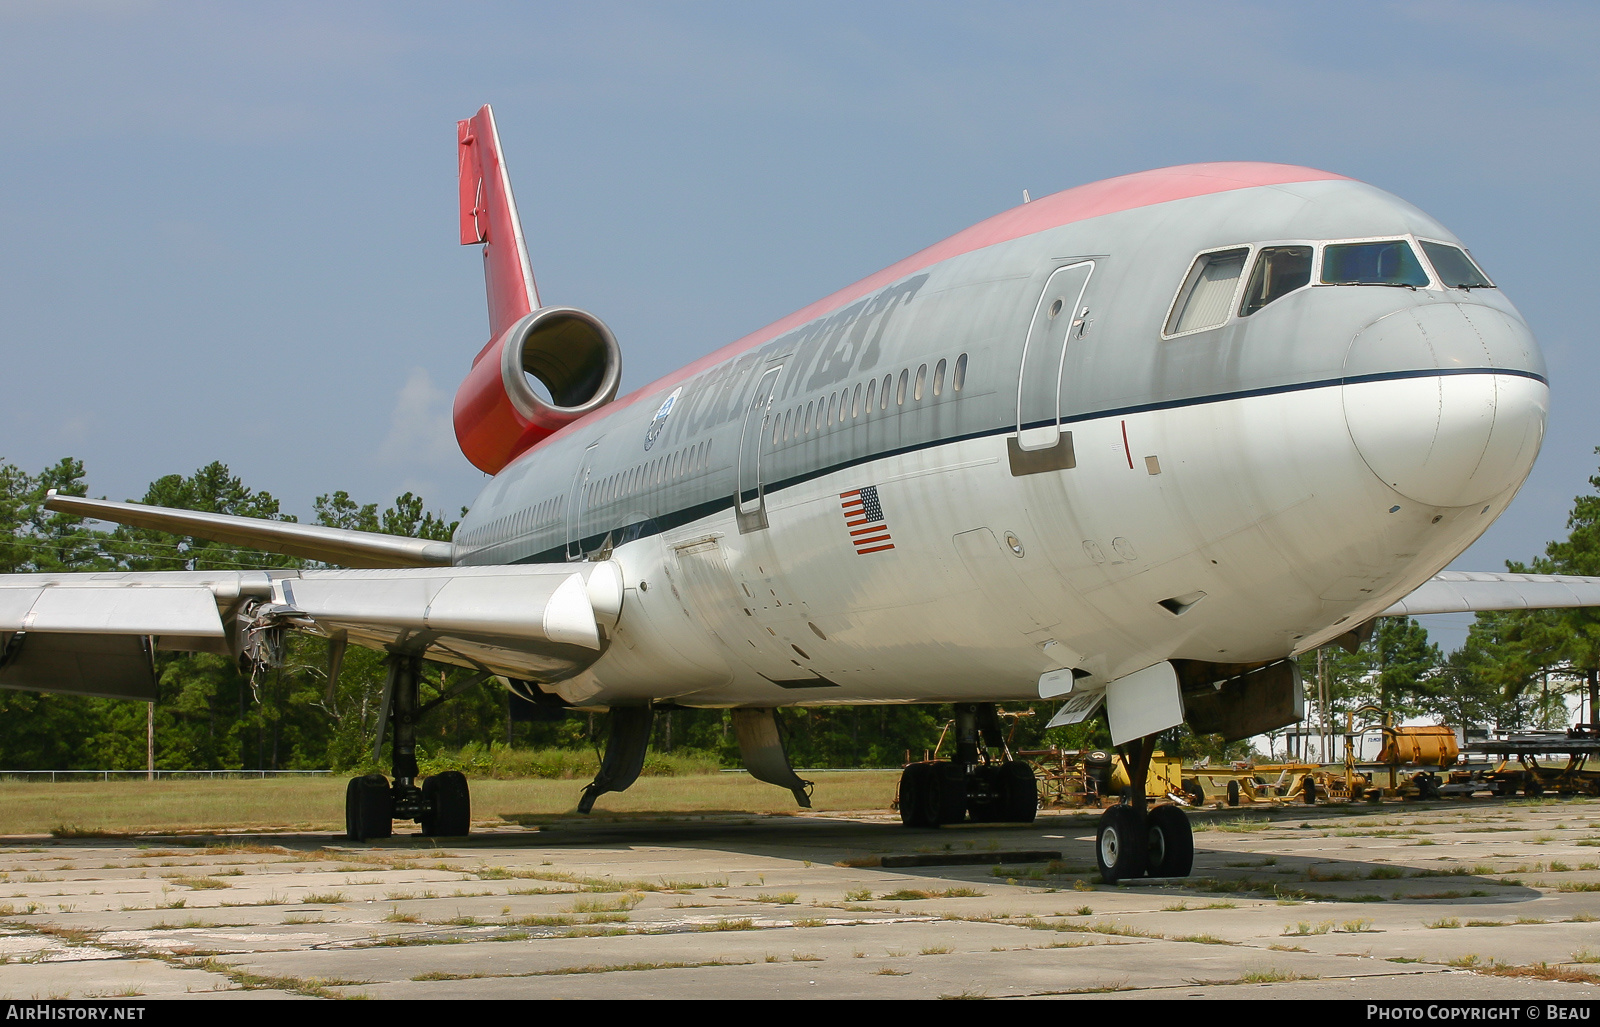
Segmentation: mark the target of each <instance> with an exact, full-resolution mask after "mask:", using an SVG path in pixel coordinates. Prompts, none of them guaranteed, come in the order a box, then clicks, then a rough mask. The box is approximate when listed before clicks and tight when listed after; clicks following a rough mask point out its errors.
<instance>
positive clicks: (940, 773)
mask: <svg viewBox="0 0 1600 1027" xmlns="http://www.w3.org/2000/svg"><path fill="white" fill-rule="evenodd" d="M457 144H458V153H459V157H460V172H461V173H460V198H459V199H460V228H461V242H462V243H463V244H467V245H475V246H481V247H482V252H483V259H484V276H485V282H486V287H487V294H488V305H489V319H490V329H491V330H490V340H489V342H488V343H487V344H486V345H485V346H483V348H482V349H481V350H480V351H479V352H478V353H477V356H476V358H475V359H474V360H473V361H472V364H471V367H470V370H468V372H467V375H466V379H465V381H464V383H463V384H462V386H461V388H460V391H459V392H458V393H457V396H456V402H455V408H454V421H455V428H456V433H457V436H458V439H459V441H460V444H461V448H462V451H463V453H464V454H465V455H466V457H467V458H468V459H469V460H470V461H471V462H472V463H473V464H474V465H475V466H477V467H479V468H481V469H482V470H484V471H486V472H489V473H491V474H492V475H493V476H494V477H493V479H492V480H491V481H490V482H489V483H488V485H487V486H486V487H485V489H484V490H483V492H482V493H481V495H480V496H479V497H478V499H477V501H476V502H475V503H474V504H473V506H472V508H471V512H470V513H469V514H468V515H467V516H466V517H465V519H464V520H463V521H462V523H461V525H460V527H459V529H458V531H457V533H456V535H455V538H454V540H453V541H452V542H449V543H440V542H427V541H420V540H414V539H400V538H393V537H389V536H382V535H373V534H364V533H360V532H352V531H342V530H338V529H332V528H321V527H315V526H309V525H298V524H284V523H279V522H262V521H254V520H250V519H247V518H236V517H225V516H219V515H212V514H203V513H194V512H190V511H181V510H166V509H159V508H152V507H144V506H139V505H136V504H129V503H113V502H106V501H93V500H85V499H76V498H71V497H65V496H56V497H53V499H52V500H51V502H50V503H49V506H50V507H51V509H55V510H61V511H66V512H72V513H78V514H82V515H84V516H90V517H97V518H102V519H105V520H111V521H117V522H121V523H126V524H133V525H139V526H144V527H149V528H155V529H159V530H165V531H171V532H174V533H177V534H183V535H190V536H196V537H203V538H211V539H217V540H221V541H225V542H229V543H234V544H244V545H252V546H256V547H259V548H263V549H269V550H273V551H277V552H284V553H290V554H295V555H299V556H304V557H308V558H311V559H314V560H320V561H324V562H327V563H331V564H338V565H341V566H342V567H343V568H345V569H326V570H319V569H307V570H299V571H261V572H249V571H229V572H193V573H161V574H156V573H149V574H93V575H71V574H63V575H11V576H5V577H0V643H3V651H4V654H5V655H4V662H3V664H0V685H4V686H9V687H24V688H48V689H56V690H64V691H78V692H86V693H93V694H110V695H120V696H126V697H133V698H144V699H148V698H152V697H153V696H154V692H155V681H154V676H153V672H152V670H151V657H150V653H151V650H152V649H162V648H167V649H198V650H209V651H216V652H220V653H227V654H230V655H232V656H234V657H236V658H238V659H240V660H241V661H242V662H243V663H245V664H246V665H252V664H253V665H258V666H260V665H268V666H270V665H272V664H273V662H274V661H275V660H277V659H279V658H280V653H281V638H282V632H283V631H285V630H301V631H309V632H313V633H317V634H321V635H324V636H327V637H328V638H329V639H330V642H331V644H330V652H331V653H332V671H333V673H334V674H335V675H336V674H337V670H338V665H339V661H340V659H341V658H342V654H343V652H344V648H345V646H346V645H347V644H348V643H350V642H355V643H357V644H361V645H366V646H372V647H376V648H381V649H383V650H386V651H387V652H388V653H389V654H390V656H389V661H388V662H389V668H390V673H389V679H388V683H387V686H386V689H385V693H384V696H385V698H384V703H385V707H386V710H387V716H386V721H387V724H388V733H389V736H390V747H391V753H392V758H393V775H392V780H391V779H389V778H386V777H384V776H382V775H372V776H369V777H366V778H357V779H354V780H352V781H351V782H350V785H349V790H348V795H347V809H346V814H347V816H346V820H347V827H348V829H349V833H350V835H351V837H353V838H356V839H367V838H381V837H386V836H388V835H389V834H390V832H391V830H392V823H393V821H394V820H396V819H414V820H417V821H419V822H420V823H421V825H422V829H423V830H424V832H426V833H429V834H443V835H453V834H464V833H466V831H467V828H468V823H469V811H470V804H469V800H468V792H467V784H466V781H465V779H464V778H462V777H461V775H459V774H441V775H436V776H434V777H430V778H427V779H425V780H422V781H420V782H419V780H418V772H417V765H416V760H415V756H414V739H415V723H416V720H417V718H418V717H419V716H420V715H421V714H422V713H423V712H425V708H424V707H422V706H421V704H420V703H419V698H418V688H417V682H418V676H419V673H420V670H421V667H422V664H423V662H424V661H437V662H441V663H447V664H453V665H457V666H462V667H467V668H473V669H475V670H476V671H477V672H478V674H477V675H474V676H472V677H470V678H468V679H467V682H465V683H466V684H471V683H473V682H476V681H479V680H482V678H483V677H484V676H488V675H493V676H496V677H498V678H499V679H501V680H502V681H503V682H504V683H505V684H506V685H507V687H509V688H511V689H513V690H515V691H516V692H517V693H519V694H521V695H522V696H524V697H525V698H528V699H530V700H532V701H535V702H539V703H544V704H549V705H551V706H554V707H564V708H573V709H586V710H607V711H609V714H610V717H611V720H612V731H611V738H610V744H609V747H608V749H607V752H606V756H605V759H604V761H603V765H602V768H601V770H600V772H599V774H598V775H597V776H596V778H595V780H594V782H593V783H592V784H590V785H589V787H588V788H587V789H586V791H585V793H584V796H583V799H582V801H581V802H580V809H582V810H584V811H585V812H587V811H588V810H589V809H590V808H591V806H592V805H593V803H594V801H595V799H596V798H597V797H598V796H599V795H601V794H603V793H604V792H606V791H611V790H620V789H623V788H626V787H628V786H629V785H630V784H631V783H632V782H633V780H634V778H635V777H636V776H637V774H638V772H639V769H640V767H641V765H642V761H643V759H644V754H645V745H646V741H647V739H648V736H649V727H650V718H651V715H652V709H654V708H660V707H662V706H664V705H672V706H679V707H710V708H728V709H731V710H732V716H733V721H734V724H735V727H736V729H737V732H738V736H739V740H740V744H741V746H742V749H743V752H744V756H745V760H746V765H747V767H748V768H749V770H750V771H751V772H752V773H753V774H754V775H755V776H756V777H758V778H760V779H762V780H765V781H770V782H773V783H775V784H779V785H782V786H784V787H788V788H791V789H793V790H794V792H795V795H796V798H797V800H798V801H800V803H801V804H802V805H805V804H808V800H807V795H808V791H807V789H808V784H807V782H804V781H801V780H800V779H799V778H798V777H797V776H796V775H795V773H794V771H793V770H792V769H791V768H790V765H789V762H788V759H787V757H786V755H785V753H784V750H783V745H782V741H781V736H780V733H779V731H778V725H777V721H776V717H775V712H776V710H777V709H778V708H779V707H783V706H794V705H841V704H866V703H953V704H955V708H956V714H957V741H958V744H957V746H956V751H955V756H954V758H953V759H951V760H948V761H939V762H929V763H917V764H913V765H912V766H910V767H908V768H907V769H906V771H905V773H904V775H903V777H902V782H901V816H902V819H903V820H904V821H905V822H906V823H907V824H909V825H912V826H923V827H935V826H939V825H942V824H949V823H954V822H958V821H962V820H965V819H969V818H970V819H973V820H985V821H994V820H1001V821H1004V820H1011V821H1024V822H1025V821H1031V820H1032V819H1033V817H1034V811H1035V809H1036V806H1037V793H1036V786H1035V784H1034V780H1033V777H1032V775H1031V773H1029V772H1028V770H1027V769H1026V766H1025V765H1023V764H1020V763H1017V762H1015V761H1013V760H1012V759H1011V758H1010V754H1009V753H1007V752H1006V751H1005V745H1004V740H1003V738H1001V737H1000V734H1001V733H1000V731H999V722H998V718H997V715H996V709H995V704H996V703H998V702H1002V701H1017V700H1033V701H1037V700H1040V699H1050V700H1060V702H1061V710H1060V712H1059V713H1058V714H1057V716H1056V718H1055V721H1053V723H1069V722H1076V721H1081V720H1083V719H1084V718H1087V717H1090V716H1095V715H1100V714H1101V711H1103V715H1104V716H1105V717H1106V718H1107V721H1108V723H1109V727H1110V731H1111V736H1112V739H1113V740H1114V742H1115V743H1116V744H1117V745H1119V746H1122V747H1123V748H1124V751H1125V753H1126V754H1127V756H1128V758H1129V761H1130V765H1131V766H1132V768H1133V771H1134V773H1133V777H1134V780H1135V783H1136V787H1135V788H1133V789H1131V795H1132V797H1131V798H1130V800H1129V801H1128V802H1125V803H1124V804H1122V805H1119V806H1116V807H1113V808H1111V809H1109V810H1107V811H1106V812H1105V813H1104V814H1103V817H1102V821H1101V825H1100V829H1099V835H1098V844H1097V846H1096V851H1097V858H1098V861H1099V864H1100V869H1101V871H1102V873H1103V874H1104V876H1105V878H1106V879H1107V880H1112V881H1114V880H1118V879H1124V878H1129V877H1137V876H1141V875H1147V874H1148V875H1152V876H1183V875H1185V874H1187V873H1189V871H1190V867H1191V863H1192V859H1193V841H1192V838H1191V835H1190V831H1189V826H1188V823H1187V820H1186V818H1185V816H1184V814H1183V813H1182V811H1181V810H1179V809H1178V808H1177V807H1174V806H1162V807H1156V808H1154V809H1146V806H1145V804H1144V800H1143V787H1142V785H1143V780H1144V776H1145V769H1146V768H1147V767H1148V763H1149V758H1150V754H1151V751H1152V749H1153V747H1154V739H1155V736H1156V735H1157V734H1159V733H1160V732H1163V731H1166V730H1168V729H1170V728H1172V727H1174V726H1176V725H1178V724H1180V723H1184V722H1187V723H1189V724H1190V725H1191V726H1192V727H1193V728H1194V729H1195V730H1197V731H1201V732H1219V733H1222V734H1224V735H1225V736H1227V737H1229V738H1241V737H1247V736H1250V735H1253V734H1256V733H1259V732H1262V731H1265V730H1269V729H1272V728H1277V727H1281V726H1283V725H1286V724H1289V723H1292V722H1294V721H1295V720H1297V719H1299V718H1300V717H1301V716H1302V715H1303V690H1302V684H1301V681H1300V679H1299V676H1298V673H1297V671H1296V669H1295V663H1294V660H1293V657H1294V656H1295V655H1297V654H1299V653H1302V652H1305V651H1307V650H1311V649H1314V648H1316V647H1318V646H1321V645H1325V644H1327V643H1329V642H1332V641H1335V640H1341V639H1342V640H1344V641H1346V642H1349V641H1351V640H1354V639H1359V638H1361V637H1363V632H1364V631H1366V630H1368V629H1369V628H1370V625H1371V623H1372V621H1373V619H1374V618H1376V617H1378V616H1382V615H1384V614H1385V613H1386V612H1389V613H1396V612H1409V613H1420V612H1431V611H1435V610H1462V609H1491V608H1508V607H1514V606H1526V605H1585V604H1593V603H1595V602H1597V601H1600V585H1597V583H1596V582H1595V581H1593V580H1591V579H1550V578H1532V577H1521V576H1516V575H1504V574H1502V575H1489V574H1480V575H1461V574H1454V575H1451V574H1446V575H1443V576H1440V577H1435V576H1436V575H1438V574H1439V572H1440V570H1441V569H1442V568H1444V567H1445V566H1446V565H1447V564H1448V563H1449V562H1450V561H1451V560H1452V559H1454V558H1455V557H1456V556H1457V555H1458V554H1460V553H1461V552H1462V551H1463V550H1464V549H1465V548H1466V547H1467V546H1468V545H1470V544H1471V543H1472V542H1473V541H1474V540H1475V539H1477V538H1478V537H1479V536H1480V535H1481V534H1482V533H1483V532H1484V530H1485V529H1486V528H1487V527H1488V526H1489V525H1490V523H1491V522H1493V520H1494V519H1495V517H1496V516H1498V515H1499V514H1500V513H1501V511H1503V510H1504V509H1505V507H1506V505H1507V504H1508V503H1509V502H1510V501H1511V498H1512V496H1513V495H1514V494H1515V493H1516V491H1517V489H1518V487H1519V486H1520V485H1521V484H1522V482H1523V480H1524V479H1525V478H1526V476H1527V474H1528V472H1529V470H1530V469H1531V467H1532V465H1533V461H1534V458H1535V456H1536V455H1537V453H1538V450H1539V446H1540V442H1541V439H1542V434H1543V430H1544V424H1545V416H1546V409H1547V400H1548V388H1547V383H1546V374H1545V366H1544V362H1543V360H1542V358H1541V356H1540V353H1539V349H1538V346H1537V344H1536V343H1535V341H1534V338H1533V336H1532V334H1531V333H1530V332H1529V330H1528V327H1527V324H1526V322H1525V321H1524V320H1523V318H1522V316H1521V315H1520V314H1519V313H1518V312H1517V309H1516V308H1515V307H1514V306H1512V304H1511V301H1510V300H1509V299H1508V298H1507V297H1506V296H1505V295H1504V294H1503V293H1502V292H1501V291H1500V290H1499V289H1498V288H1497V287H1496V286H1495V284H1494V282H1493V281H1492V280H1491V279H1490V278H1489V277H1488V275H1487V274H1486V273H1485V271H1484V270H1483V269H1482V268H1481V267H1480V266H1479V264H1478V263H1477V261H1476V260H1475V259H1474V258H1473V257H1472V256H1471V255H1470V253H1469V252H1468V250H1467V248H1466V246H1465V245H1464V244H1463V243H1462V241H1461V240H1459V239H1457V238H1456V237H1455V236H1454V235H1453V234H1451V232H1450V231H1449V230H1448V229H1447V228H1445V227H1444V226H1443V225H1441V224H1439V223H1438V222H1437V221H1435V220H1434V219H1432V218H1431V217H1429V216H1428V215H1426V214H1424V213H1423V212H1421V211H1420V210H1418V209H1416V208H1415V207H1413V206H1411V205H1409V204H1407V203H1405V202H1403V201H1401V200H1399V199H1397V198H1396V197H1394V196H1391V195H1389V194H1388V193H1386V192H1383V191H1382V190H1380V189H1377V188H1375V187H1373V186H1370V185H1366V184H1364V183H1361V182H1358V181H1354V180H1352V179H1349V178H1346V177H1343V176H1341V175H1337V174H1332V173H1329V172H1325V171H1317V170H1312V169H1310V168H1303V167H1291V166H1285V165H1280V164H1262V163H1216V164H1196V165H1189V166H1184V167H1176V168H1166V169H1162V170H1158V171H1148V172H1144V173H1140V174H1133V175H1127V176H1124V177H1121V178H1114V179H1110V180H1108V181H1104V182H1097V183H1094V184H1091V185H1084V186H1079V187H1077V188H1073V189H1068V190H1066V191H1065V192H1061V193H1057V194H1055V195H1053V196H1046V197H1041V198H1039V199H1036V200H1032V201H1031V202H1025V203H1024V204H1022V205H1021V206H1018V207H1015V208H1013V209H1011V210H1008V211H1005V212H1003V213H1001V214H998V215H996V216H994V217H992V218H990V219H988V220H987V221H983V222H981V223H979V224H977V225H974V226H973V227H971V228H968V229H966V230H964V231H961V232H958V233H957V234H955V235H952V236H951V237H949V238H948V239H945V240H944V241H942V242H939V243H936V244H935V245H933V246H930V247H928V248H927V249H925V250H923V251H921V252H919V253H916V254H914V255H912V256H910V257H907V258H906V259H904V260H902V261H900V262H899V263H897V264H894V265H892V266H890V267H887V268H885V269H883V270H882V271H879V272H878V273H876V274H874V275H871V276H869V277H867V278H865V279H863V280H862V281H860V282H857V283H855V284H854V285H851V286H848V287H846V288H844V289H841V290H840V291H838V292H836V293H834V294H833V295H831V296H828V297H825V298H823V299H821V300H818V301H817V302H815V303H813V304H811V305H810V306H808V307H805V308H804V309H802V310H799V311H797V312H795V313H793V314H791V315H789V316H788V317H785V318H783V319H781V320H779V321H776V322H774V323H773V324H771V325H768V326H767V327H765V328H763V329H761V330H759V331H757V332H754V333H752V334H751V335H749V336H747V337H745V338H743V339H740V340H738V341H736V342H733V343H731V344H730V345H728V346H725V347H724V348H722V349H720V350H718V351H716V352H714V353H712V354H710V355H709V356H707V357H705V358H703V359H701V360H699V361H697V362H695V363H693V364H691V365H689V366H688V367H685V368H683V369H682V370H681V371H678V372H677V373H675V374H672V375H669V376H667V377H666V378H663V379H661V380H659V381H656V382H652V383H651V384H649V385H646V386H644V387H643V388H641V389H638V390H636V391H634V392H633V393H631V394H629V395H626V396H621V397H618V395H617V392H618V386H619V383H620V381H621V347H620V346H619V343H618V341H617V340H616V339H615V338H614V336H613V335H612V333H611V331H610V330H609V329H608V328H607V327H606V325H605V324H604V323H603V322H602V321H601V320H600V319H599V318H598V317H596V316H595V315H593V314H591V313H588V312H586V311H582V310H577V309H574V308H571V307H561V306H547V305H545V304H544V303H543V302H542V300H541V297H540V296H539V293H538V289H537V287H536V284H535V281H534V277H533V273H532V268H531V267H530V265H529V261H528V257H527V249H526V246H525V244H524V239H523V234H522V233H523V230H522V226H521V223H520V221H519V218H518V215H517V210H516V206H515V204H514V202H513V199H512V193H511V187H510V181H509V177H508V175H507V172H506V166H505V162H504V160H503V158H502V155H501V148H500V142H499V138H498V135H497V132H496V129H495V123H494V118H493V115H492V113H491V112H490V110H489V108H488V107H484V108H483V109H481V110H480V111H478V113H477V114H476V115H474V116H473V117H472V118H470V119H469V120H466V121H463V122H461V123H460V124H459V126H458V136H457ZM1430 579H1432V580H1430ZM1397 604H1399V605H1397Z"/></svg>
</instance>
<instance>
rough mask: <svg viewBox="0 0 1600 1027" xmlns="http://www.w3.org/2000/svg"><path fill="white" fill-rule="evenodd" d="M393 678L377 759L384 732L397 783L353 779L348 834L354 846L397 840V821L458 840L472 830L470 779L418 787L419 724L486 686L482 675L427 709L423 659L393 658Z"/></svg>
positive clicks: (444, 777) (372, 777)
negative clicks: (436, 709)
mask: <svg viewBox="0 0 1600 1027" xmlns="http://www.w3.org/2000/svg"><path fill="white" fill-rule="evenodd" d="M387 662H388V664H389V677H388V680H387V681H386V682H385V683H384V689H383V710H382V711H381V712H380V714H379V717H378V725H379V726H378V743H377V747H376V749H375V751H374V755H378V754H381V752H382V747H383V734H384V728H385V727H386V726H387V727H389V728H390V766H391V767H392V768H393V773H394V781H393V783H391V782H390V781H389V780H388V779H387V778H385V777H384V776H383V775H382V774H368V775H366V776H365V777H356V778H351V779H350V784H349V785H348V786H347V787H346V788H345V793H344V826H345V834H346V835H348V836H349V837H350V840H351V841H356V842H364V841H371V840H374V839H379V838H388V837H389V836H390V835H392V834H394V821H396V820H415V821H417V823H419V824H420V825H422V833H423V834H424V835H428V836H431V837H436V838H449V837H459V836H460V835H464V834H466V833H467V832H468V831H469V830H470V828H471V826H472V800H471V797H470V795H469V794H468V790H467V778H466V775H464V774H462V773H461V772H460V771H456V770H447V771H445V772H444V773H442V774H435V775H433V776H432V777H429V778H427V779H426V780H424V781H423V782H422V784H421V786H420V787H419V786H418V785H417V773H418V772H417V722H418V721H420V720H421V719H422V715H423V714H425V713H427V712H428V711H429V710H431V709H433V708H434V707H435V706H437V705H439V704H440V703H442V702H444V701H445V700H446V699H450V698H452V697H454V696H456V695H458V694H460V693H461V692H464V691H466V690H467V689H468V688H470V687H472V686H473V685H475V684H477V683H478V682H479V681H481V680H483V678H484V675H483V674H479V675H476V676H474V677H470V678H468V679H466V680H465V681H464V682H462V683H461V684H459V685H457V686H456V687H455V688H452V689H451V690H450V691H449V692H447V693H446V694H444V695H442V696H440V697H439V698H438V699H435V700H434V701H433V702H431V703H428V704H427V705H422V704H421V703H420V702H419V699H418V685H419V683H420V681H421V677H422V657H421V656H416V655H409V654H404V653H391V654H390V655H389V658H388V661H387Z"/></svg>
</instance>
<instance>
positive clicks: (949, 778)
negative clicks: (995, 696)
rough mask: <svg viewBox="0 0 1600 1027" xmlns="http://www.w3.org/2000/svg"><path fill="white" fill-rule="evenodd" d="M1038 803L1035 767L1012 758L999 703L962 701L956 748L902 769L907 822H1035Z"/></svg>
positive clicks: (924, 824) (904, 821) (930, 824)
mask: <svg viewBox="0 0 1600 1027" xmlns="http://www.w3.org/2000/svg"><path fill="white" fill-rule="evenodd" d="M980 738H981V743H982V744H980ZM996 753H997V754H998V755H995V754H996ZM1038 809H1039V784H1038V782H1037V781H1035V780H1034V777H1033V768H1032V767H1030V766H1028V765H1027V764H1026V763H1021V762H1018V761H1016V760H1013V759H1012V758H1011V753H1010V750H1009V749H1008V748H1007V746H1006V741H1005V732H1004V731H1003V730H1002V729H1001V726H1000V715H999V713H998V712H996V710H995V705H994V703H958V704H957V705H956V748H955V754H954V755H952V756H951V757H950V759H949V760H948V761H943V760H929V761H927V762H924V763H913V764H911V765H910V766H908V767H906V769H905V770H904V771H902V772H901V774H900V822H901V823H902V824H904V825H906V826H907V827H939V826H940V825H943V824H959V823H960V822H961V821H963V820H965V819H967V817H968V816H970V817H971V818H972V819H973V820H974V821H976V822H979V823H985V822H988V823H992V822H996V821H1000V822H1009V823H1016V824H1031V823H1033V817H1034V814H1035V813H1037V812H1038Z"/></svg>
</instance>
